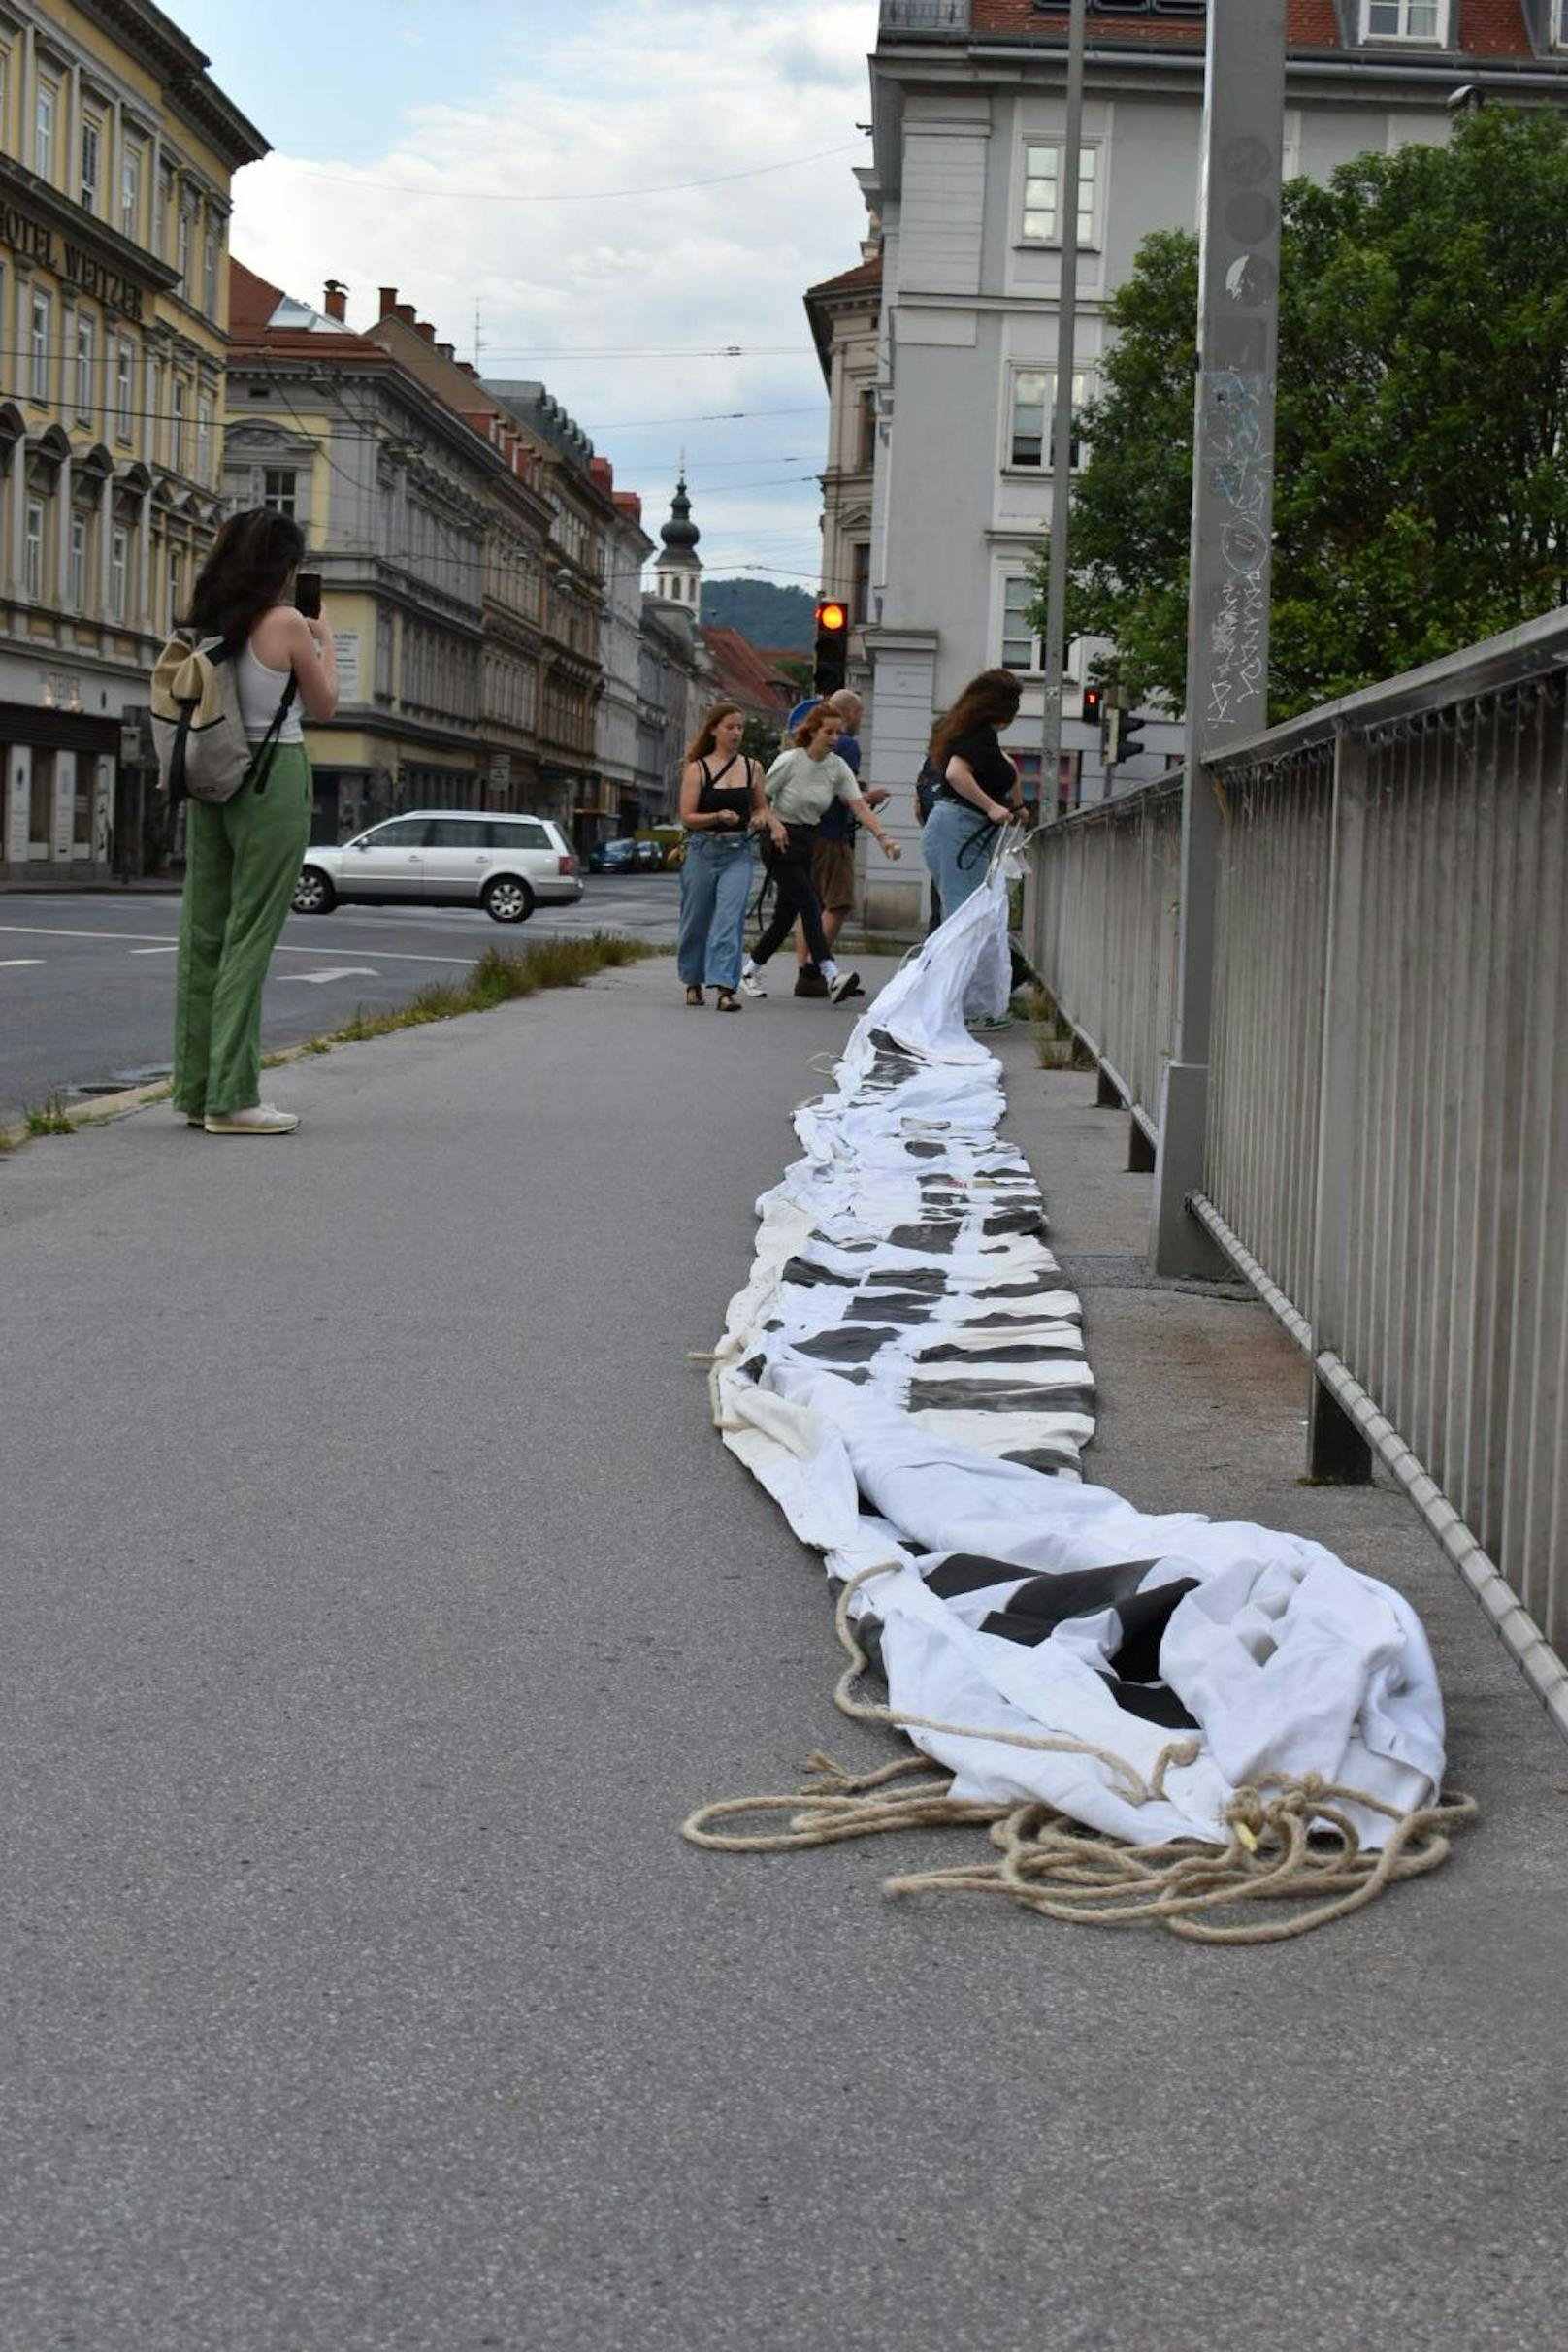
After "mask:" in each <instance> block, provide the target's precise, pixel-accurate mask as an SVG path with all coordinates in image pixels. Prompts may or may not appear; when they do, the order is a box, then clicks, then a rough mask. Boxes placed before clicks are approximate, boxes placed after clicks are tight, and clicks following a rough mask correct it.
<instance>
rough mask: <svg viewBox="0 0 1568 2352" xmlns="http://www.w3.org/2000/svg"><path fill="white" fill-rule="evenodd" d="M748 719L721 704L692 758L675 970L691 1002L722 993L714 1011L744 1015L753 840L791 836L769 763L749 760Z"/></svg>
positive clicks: (683, 815) (683, 814) (684, 809)
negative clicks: (766, 773) (769, 780)
mask: <svg viewBox="0 0 1568 2352" xmlns="http://www.w3.org/2000/svg"><path fill="white" fill-rule="evenodd" d="M744 731H745V721H744V719H743V718H742V717H741V715H740V711H739V709H738V708H737V706H736V705H735V703H734V702H715V703H714V705H713V708H712V709H711V710H710V711H709V712H708V714H707V716H706V718H705V719H704V720H703V721H702V726H701V727H700V728H699V729H698V731H697V734H696V735H695V737H694V738H693V740H692V743H691V745H690V747H689V749H688V750H687V753H686V764H685V766H684V768H682V769H681V771H680V821H681V823H682V825H684V826H685V828H686V857H685V862H684V864H683V865H682V866H681V869H680V939H679V944H678V946H677V947H676V950H675V969H676V971H677V972H678V973H679V975H680V977H681V979H682V980H683V981H684V982H685V984H686V1001H687V1003H688V1004H694V1005H695V1004H702V1003H703V1002H704V1001H705V999H704V997H703V995H702V989H703V986H704V984H705V985H706V986H707V987H709V988H711V989H714V990H716V991H717V994H716V995H715V996H714V999H713V1003H714V1009H715V1010H716V1011H718V1012H721V1013H738V1012H739V1010H740V999H739V997H738V996H736V995H735V984H736V982H737V981H738V980H739V978H740V953H741V949H742V947H743V945H744V943H745V933H746V900H747V899H748V898H750V896H751V877H752V873H753V870H754V868H755V866H756V859H755V858H754V857H753V855H752V846H751V838H752V834H753V833H769V834H770V835H773V836H775V837H776V838H777V839H779V840H782V839H783V838H784V828H783V827H782V825H780V824H779V822H778V820H777V819H776V817H774V816H773V815H772V813H771V811H770V810H769V808H768V799H767V795H766V794H765V793H764V791H763V771H762V764H761V762H760V761H757V760H748V759H744V758H743V757H742V756H741V750H740V737H741V735H742V734H743V733H744Z"/></svg>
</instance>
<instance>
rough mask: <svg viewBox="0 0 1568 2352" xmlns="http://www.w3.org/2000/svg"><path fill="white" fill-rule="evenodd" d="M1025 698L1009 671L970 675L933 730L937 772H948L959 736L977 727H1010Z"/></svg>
mask: <svg viewBox="0 0 1568 2352" xmlns="http://www.w3.org/2000/svg"><path fill="white" fill-rule="evenodd" d="M1023 699H1024V690H1023V688H1022V687H1021V686H1020V684H1019V682H1018V680H1017V678H1016V677H1015V676H1014V675H1013V672H1012V671H1011V670H981V672H980V675H979V676H978V677H977V678H971V679H970V680H969V683H968V684H967V686H965V687H964V692H963V693H962V694H961V695H960V696H959V699H958V701H957V702H955V703H954V704H953V707H952V709H951V710H944V711H943V713H942V715H941V717H940V718H939V719H938V720H937V722H936V725H935V727H934V728H933V730H932V731H931V766H932V767H933V768H935V770H936V772H937V774H938V775H939V776H945V775H946V773H947V763H948V758H949V755H950V753H951V751H952V747H953V745H954V744H955V743H956V742H957V741H958V739H959V737H960V735H972V734H973V733H974V731H975V729H976V728H977V727H1011V725H1012V723H1013V721H1014V720H1015V719H1016V718H1017V716H1018V706H1019V704H1020V702H1022V701H1023Z"/></svg>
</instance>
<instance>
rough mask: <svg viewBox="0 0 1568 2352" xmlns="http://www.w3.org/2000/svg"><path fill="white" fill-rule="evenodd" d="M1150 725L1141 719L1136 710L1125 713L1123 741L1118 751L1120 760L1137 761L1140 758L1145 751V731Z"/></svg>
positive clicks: (1122, 727)
mask: <svg viewBox="0 0 1568 2352" xmlns="http://www.w3.org/2000/svg"><path fill="white" fill-rule="evenodd" d="M1148 724H1149V722H1148V720H1147V719H1142V718H1140V717H1139V716H1138V714H1137V712H1136V711H1135V710H1124V711H1123V713H1122V725H1121V729H1120V735H1121V741H1120V742H1119V743H1118V745H1117V751H1116V756H1117V758H1118V759H1119V760H1135V759H1136V758H1137V757H1138V755H1139V753H1140V752H1141V751H1142V750H1143V731H1144V729H1145V727H1147V725H1148Z"/></svg>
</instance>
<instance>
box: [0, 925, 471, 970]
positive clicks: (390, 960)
mask: <svg viewBox="0 0 1568 2352" xmlns="http://www.w3.org/2000/svg"><path fill="white" fill-rule="evenodd" d="M6 931H15V932H16V933H17V935H18V936H22V935H25V936H26V937H28V938H33V939H155V940H156V941H157V942H158V943H159V945H160V946H164V947H178V946H179V945H180V941H179V940H178V939H171V938H170V937H169V935H168V933H167V931H65V930H63V929H62V928H61V926H60V925H59V924H56V923H0V932H6ZM480 952H481V951H480V948H479V947H478V946H474V947H471V948H469V949H468V950H467V951H466V952H465V953H464V954H462V955H457V956H420V955H416V954H414V953H413V952H412V950H410V949H408V948H402V947H387V948H377V949H376V954H377V955H378V956H379V957H380V959H381V962H382V963H383V964H474V963H477V961H478V958H479V955H480ZM132 953H133V954H134V953H135V950H134V949H133V950H132ZM273 953H274V954H275V955H278V956H319V955H320V953H321V950H320V948H318V947H289V946H288V945H287V944H286V943H285V942H283V941H281V940H280V941H279V942H278V946H277V947H276V948H275V949H274V950H273Z"/></svg>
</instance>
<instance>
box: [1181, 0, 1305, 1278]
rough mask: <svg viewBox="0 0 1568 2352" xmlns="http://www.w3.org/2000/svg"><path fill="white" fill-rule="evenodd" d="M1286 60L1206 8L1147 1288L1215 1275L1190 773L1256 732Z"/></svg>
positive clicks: (1279, 15)
mask: <svg viewBox="0 0 1568 2352" xmlns="http://www.w3.org/2000/svg"><path fill="white" fill-rule="evenodd" d="M1285 46H1286V0H1209V37H1208V74H1207V85H1206V89H1205V95H1204V108H1203V187H1202V198H1201V204H1200V209H1199V217H1200V219H1201V222H1202V240H1203V242H1202V261H1201V265H1200V271H1199V287H1198V312H1199V344H1198V380H1197V397H1196V404H1195V414H1194V425H1193V442H1192V569H1191V580H1190V587H1189V603H1188V636H1187V741H1186V764H1187V775H1186V782H1185V786H1184V790H1183V796H1182V868H1181V899H1180V905H1181V911H1180V915H1179V918H1178V932H1177V968H1176V1008H1175V1009H1176V1022H1175V1037H1174V1041H1173V1042H1174V1050H1173V1053H1172V1057H1171V1061H1170V1063H1169V1065H1168V1066H1167V1068H1166V1071H1165V1083H1164V1088H1163V1092H1162V1094H1161V1100H1160V1158H1159V1163H1158V1172H1157V1176H1156V1181H1155V1211H1154V1225H1153V1229H1152V1232H1151V1235H1150V1259H1151V1263H1152V1264H1153V1266H1154V1269H1155V1271H1156V1272H1157V1273H1160V1274H1177V1275H1181V1274H1189V1275H1191V1274H1210V1273H1214V1272H1216V1271H1218V1270H1219V1267H1220V1264H1221V1262H1222V1261H1221V1260H1220V1258H1219V1256H1218V1253H1217V1252H1216V1250H1215V1247H1214V1244H1213V1242H1212V1241H1211V1239H1210V1237H1209V1236H1208V1234H1207V1233H1205V1232H1204V1230H1203V1229H1202V1227H1201V1226H1200V1225H1198V1223H1197V1221H1196V1220H1195V1219H1194V1218H1192V1217H1191V1216H1190V1215H1189V1214H1188V1212H1187V1200H1188V1196H1189V1194H1191V1193H1193V1192H1202V1191H1203V1189H1204V1187H1203V1176H1204V1164H1203V1162H1204V1143H1205V1135H1206V1128H1207V1120H1208V1093H1209V1013H1210V1005H1211V1000H1212V994H1213V981H1214V921H1215V901H1216V888H1217V881H1218V873H1219V858H1220V842H1221V813H1220V803H1219V801H1218V800H1217V799H1216V797H1215V791H1214V787H1213V785H1212V783H1211V782H1210V779H1209V775H1208V772H1207V770H1206V768H1205V766H1204V763H1205V761H1206V760H1208V759H1212V758H1213V756H1214V754H1215V753H1216V752H1217V751H1220V750H1221V749H1223V747H1224V746H1225V744H1226V743H1227V742H1235V741H1238V740H1239V739H1240V738H1241V737H1242V736H1243V735H1256V734H1260V733H1261V732H1262V730H1263V729H1264V728H1265V727H1266V726H1267V724H1268V605H1269V589H1270V569H1271V567H1270V555H1271V549H1272V534H1273V526H1274V382H1275V373H1276V353H1277V348H1278V343H1279V285H1280V184H1281V180H1280V173H1281V156H1282V148H1283V144H1284V124H1285Z"/></svg>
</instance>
